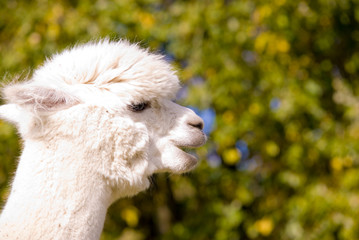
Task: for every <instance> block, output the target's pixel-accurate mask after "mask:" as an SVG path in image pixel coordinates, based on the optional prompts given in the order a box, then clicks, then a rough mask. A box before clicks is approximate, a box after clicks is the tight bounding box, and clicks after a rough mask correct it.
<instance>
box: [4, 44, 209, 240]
mask: <svg viewBox="0 0 359 240" xmlns="http://www.w3.org/2000/svg"><path fill="white" fill-rule="evenodd" d="M179 87H180V85H179V81H178V78H177V76H176V74H175V72H174V71H173V69H172V68H171V66H170V65H169V64H168V63H166V62H165V61H164V60H163V57H162V56H160V55H157V54H153V53H150V52H149V51H148V50H144V49H141V48H139V47H138V46H137V45H133V44H130V43H128V42H126V41H118V42H111V41H108V40H102V41H100V42H92V43H88V44H85V45H80V46H76V47H74V48H72V49H68V50H65V51H63V52H62V53H60V54H57V55H54V56H53V57H52V58H51V59H49V60H47V61H46V62H45V64H44V65H43V66H41V67H40V68H39V69H37V70H36V71H35V72H34V74H33V76H32V78H31V79H29V80H27V81H25V82H23V83H15V84H10V85H8V86H7V87H5V88H4V96H5V98H6V99H7V101H8V104H6V105H3V106H1V107H0V117H1V118H3V119H5V120H7V121H10V122H12V123H14V124H15V125H16V126H17V127H18V130H19V133H20V135H21V136H22V138H23V140H24V144H23V145H24V149H23V152H22V154H21V157H20V161H19V164H18V168H17V171H16V175H15V178H14V181H13V184H12V189H11V193H10V196H9V198H8V201H7V203H6V205H5V207H4V209H3V211H2V213H1V216H0V239H21V240H23V239H98V238H99V236H100V234H101V231H102V228H103V223H104V220H105V215H106V211H107V208H108V207H109V206H110V205H111V203H113V202H114V201H115V200H117V199H118V198H121V197H125V196H132V195H134V194H136V193H138V192H139V191H142V190H144V189H146V188H147V187H148V186H149V181H148V177H149V176H150V175H152V174H153V173H156V172H163V171H169V172H173V173H182V172H186V171H189V170H191V169H193V168H194V167H195V165H196V164H197V159H196V158H195V157H194V156H192V155H190V154H188V153H186V152H184V151H183V150H182V149H181V148H184V147H185V148H188V147H198V146H200V145H202V144H204V142H205V140H206V137H205V135H204V134H203V132H202V128H203V122H202V120H201V119H200V118H199V117H198V116H197V115H196V114H195V113H194V112H193V111H191V110H190V109H188V108H185V107H182V106H179V105H178V104H176V103H174V102H172V101H171V100H172V99H173V98H174V96H175V94H176V92H177V90H178V89H179Z"/></svg>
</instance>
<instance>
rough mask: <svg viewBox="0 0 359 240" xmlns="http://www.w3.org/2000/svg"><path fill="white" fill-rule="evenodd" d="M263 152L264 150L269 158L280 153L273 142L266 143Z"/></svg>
mask: <svg viewBox="0 0 359 240" xmlns="http://www.w3.org/2000/svg"><path fill="white" fill-rule="evenodd" d="M265 150H266V152H267V154H268V155H269V156H271V157H275V156H277V155H278V154H279V152H280V148H279V147H278V145H277V144H276V143H275V142H273V141H269V142H267V143H266V145H265Z"/></svg>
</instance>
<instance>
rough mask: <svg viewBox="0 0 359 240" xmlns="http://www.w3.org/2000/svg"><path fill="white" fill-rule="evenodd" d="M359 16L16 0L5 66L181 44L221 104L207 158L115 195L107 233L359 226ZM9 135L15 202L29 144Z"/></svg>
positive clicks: (182, 66)
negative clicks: (69, 51) (89, 50)
mask: <svg viewBox="0 0 359 240" xmlns="http://www.w3.org/2000/svg"><path fill="white" fill-rule="evenodd" d="M358 25H359V2H358V1H357V0H328V1H324V0H319V1H310V0H301V1H288V0H274V1H268V0H264V1H260V0H241V1H239V0H238V1H235V0H227V1H225V0H221V1H220V0H212V1H210V0H205V1H199V0H198V1H179V0H178V1H171V0H162V1H160V0H141V1H130V0H116V1H110V0H96V1H90V0H82V1H75V0H65V1H61V2H60V1H44V0H36V1H15V0H4V1H1V3H0V52H1V58H0V71H1V74H2V75H3V76H5V77H4V80H3V81H5V82H6V81H10V80H11V79H12V76H14V75H15V74H20V75H23V76H26V75H27V74H28V72H31V69H33V68H34V67H37V66H38V65H39V64H41V63H42V62H43V61H44V59H45V58H46V57H48V56H50V55H51V54H52V53H54V52H56V51H59V50H61V49H63V48H65V47H66V46H69V45H73V44H76V43H79V42H80V43H81V42H85V41H88V40H93V39H98V38H101V37H106V36H108V37H110V38H112V39H117V38H127V39H129V40H131V41H141V42H140V44H141V45H142V46H145V47H150V48H151V49H155V50H157V51H160V52H162V53H164V54H166V55H167V58H168V59H169V60H171V61H172V62H173V64H174V65H175V66H176V67H177V68H178V69H179V74H180V77H181V79H182V80H183V82H184V86H185V88H184V89H185V90H186V91H183V95H184V96H186V97H185V98H184V99H182V102H183V103H184V104H185V105H191V106H196V107H197V108H198V109H202V110H204V109H210V110H211V111H213V110H214V112H215V125H214V126H213V129H209V130H208V131H209V132H210V134H209V139H210V140H209V142H208V144H207V145H206V146H205V147H202V148H200V149H199V150H198V151H197V153H198V155H199V156H200V158H201V159H202V161H201V163H200V165H199V167H198V168H197V169H196V170H195V171H194V172H193V173H191V174H189V175H185V176H172V175H171V176H167V175H158V176H155V177H154V184H153V185H154V186H153V187H152V189H150V190H149V191H147V192H145V193H141V194H140V195H138V196H137V197H135V198H133V199H123V200H120V201H118V202H117V203H116V204H114V205H113V206H112V207H111V208H110V210H109V213H108V216H107V219H106V223H105V228H104V233H103V235H102V239H104V240H106V239H134V240H137V239H138V240H140V239H198V240H201V239H203V240H205V239H218V240H221V239H223V240H224V239H303V240H304V239H348V240H351V239H359V230H358V226H359V218H358V216H359V167H358V166H359V155H358V152H359V141H358V140H359V100H358V99H357V97H356V96H357V95H358V93H359V81H358V77H359V54H358V52H359V51H358V50H359V30H358ZM199 112H200V114H205V112H204V111H199ZM206 114H207V115H205V120H206V122H207V123H208V122H209V121H210V120H211V117H212V116H213V113H211V112H209V113H208V112H206ZM208 114H209V115H208ZM211 114H212V115H211ZM0 141H1V144H0V197H1V203H2V204H3V203H4V201H5V199H6V197H7V194H8V186H9V181H10V179H11V175H10V173H11V172H13V171H14V168H15V162H16V156H18V155H19V144H18V139H17V137H16V135H15V130H14V129H13V128H12V127H11V126H9V125H8V124H6V123H4V122H0Z"/></svg>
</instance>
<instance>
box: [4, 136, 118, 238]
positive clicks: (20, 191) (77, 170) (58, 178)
mask: <svg viewBox="0 0 359 240" xmlns="http://www.w3.org/2000/svg"><path fill="white" fill-rule="evenodd" d="M50 145H51V144H50ZM64 146H67V147H68V143H67V144H64ZM56 150H57V151H55V152H54V149H51V148H50V149H46V147H45V146H44V144H40V143H36V142H25V148H24V151H23V154H22V156H21V158H20V162H19V166H18V169H17V172H16V176H15V179H14V182H13V185H12V190H11V193H10V196H9V199H8V201H7V203H6V205H5V208H4V210H3V212H2V214H1V216H0V239H99V237H100V234H101V231H102V228H103V224H104V220H105V215H106V211H107V208H108V206H109V205H110V204H111V194H110V189H108V187H107V186H106V184H105V183H104V181H103V180H102V179H101V176H100V175H99V174H98V173H97V172H96V169H93V168H91V162H93V161H96V160H98V159H88V158H87V159H84V154H83V153H82V152H81V150H80V149H70V150H69V149H62V147H61V143H60V144H57V146H56ZM71 150H73V151H71ZM66 153H67V155H66ZM34 157H36V159H34ZM75 160H76V161H75ZM84 161H86V163H85V164H84Z"/></svg>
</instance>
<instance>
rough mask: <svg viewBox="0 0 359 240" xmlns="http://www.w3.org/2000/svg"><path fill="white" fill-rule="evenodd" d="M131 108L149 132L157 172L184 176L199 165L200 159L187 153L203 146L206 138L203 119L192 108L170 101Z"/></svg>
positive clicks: (133, 114)
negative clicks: (184, 173)
mask: <svg viewBox="0 0 359 240" xmlns="http://www.w3.org/2000/svg"><path fill="white" fill-rule="evenodd" d="M130 109H131V110H130V111H132V113H131V114H129V116H130V117H131V119H133V121H135V122H140V123H143V124H144V125H145V126H146V129H147V131H148V135H149V141H150V149H149V161H150V164H151V165H153V167H154V172H162V171H169V172H173V173H183V172H186V171H189V170H191V169H193V168H194V167H195V166H196V164H197V158H196V157H195V156H193V155H192V154H189V153H187V150H188V149H191V148H195V147H199V146H201V145H203V144H204V143H205V141H206V136H205V134H204V133H203V131H202V129H203V121H202V119H201V118H200V117H198V116H197V115H196V114H195V113H194V112H193V111H192V110H191V109H188V108H185V107H182V106H180V105H178V104H176V103H174V102H172V101H170V100H168V99H160V100H152V101H150V102H145V103H140V104H138V105H134V106H133V105H130ZM134 109H135V110H134ZM139 109H140V110H139Z"/></svg>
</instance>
